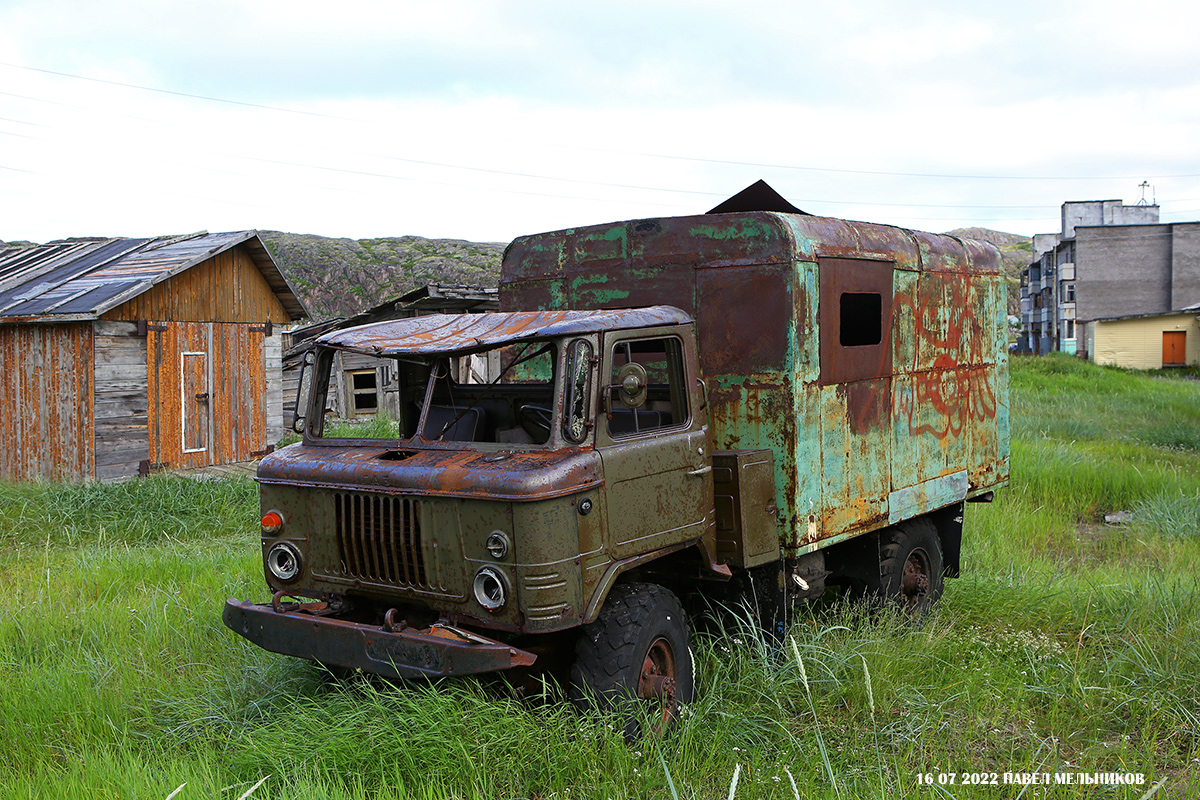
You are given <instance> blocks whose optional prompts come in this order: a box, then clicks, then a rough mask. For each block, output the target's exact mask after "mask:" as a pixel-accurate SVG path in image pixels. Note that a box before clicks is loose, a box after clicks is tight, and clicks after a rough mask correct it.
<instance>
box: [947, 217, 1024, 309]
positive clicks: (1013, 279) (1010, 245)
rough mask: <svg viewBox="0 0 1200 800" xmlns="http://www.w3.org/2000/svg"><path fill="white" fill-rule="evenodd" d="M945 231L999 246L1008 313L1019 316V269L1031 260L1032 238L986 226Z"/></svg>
mask: <svg viewBox="0 0 1200 800" xmlns="http://www.w3.org/2000/svg"><path fill="white" fill-rule="evenodd" d="M946 233H948V234H950V235H951V236H957V237H959V238H960V239H974V240H976V241H978V242H988V243H989V244H994V245H996V247H998V248H1000V259H1001V262H1002V266H1003V268H1004V276H1005V278H1006V279H1007V280H1008V313H1009V314H1011V315H1017V316H1019V315H1020V314H1021V293H1020V286H1021V270H1023V269H1025V268H1026V267H1027V266H1029V262H1030V261H1032V260H1033V239H1031V238H1030V237H1028V236H1021V235H1020V234H1017V233H1004V232H1003V231H993V230H990V229H988V228H955V229H954V230H952V231H946Z"/></svg>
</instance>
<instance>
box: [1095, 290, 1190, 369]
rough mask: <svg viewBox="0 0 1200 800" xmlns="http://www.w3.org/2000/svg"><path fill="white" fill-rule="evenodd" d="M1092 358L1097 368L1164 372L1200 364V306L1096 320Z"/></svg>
mask: <svg viewBox="0 0 1200 800" xmlns="http://www.w3.org/2000/svg"><path fill="white" fill-rule="evenodd" d="M1089 324H1090V325H1091V331H1090V333H1091V340H1092V347H1091V354H1092V358H1093V359H1094V360H1095V361H1096V363H1097V364H1108V365H1111V366H1114V367H1128V368H1130V369H1161V368H1164V367H1183V366H1188V365H1192V364H1200V305H1195V306H1190V307H1188V308H1184V309H1180V310H1179V311H1167V312H1164V313H1161V314H1131V315H1128V316H1124V317H1110V318H1108V319H1096V320H1092V321H1091V322H1090V323H1089Z"/></svg>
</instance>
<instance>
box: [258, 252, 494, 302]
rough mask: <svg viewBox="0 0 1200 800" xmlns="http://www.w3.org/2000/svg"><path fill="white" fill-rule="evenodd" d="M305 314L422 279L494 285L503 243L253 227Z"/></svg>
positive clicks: (387, 293)
mask: <svg viewBox="0 0 1200 800" xmlns="http://www.w3.org/2000/svg"><path fill="white" fill-rule="evenodd" d="M259 235H260V236H261V237H262V240H263V242H264V243H265V244H266V246H267V249H268V250H269V251H270V252H271V256H272V257H273V258H274V259H275V263H276V264H278V265H279V268H280V269H282V270H283V273H284V274H285V275H286V276H287V279H288V281H290V282H291V284H292V287H293V288H294V289H295V290H296V292H297V293H298V294H299V295H300V297H301V299H303V301H304V304H305V305H306V306H307V307H308V310H309V313H310V314H311V317H310V319H312V320H314V321H315V320H322V319H328V318H330V317H341V316H348V315H350V314H357V313H358V312H359V311H362V310H364V309H366V308H370V307H371V306H374V305H378V304H379V303H382V302H383V301H385V300H388V299H390V298H393V297H396V296H398V295H402V294H404V293H405V292H407V291H409V290H411V289H415V288H417V287H419V286H424V285H425V284H427V283H435V282H438V283H459V284H468V285H471V286H488V287H493V286H495V285H496V284H497V283H498V282H499V279H500V259H501V257H502V256H503V255H504V248H505V244H503V243H500V242H466V241H461V240H459V239H423V238H421V237H420V236H396V237H386V238H381V239H357V240H356V239H329V238H326V237H324V236H314V235H311V234H298V233H280V232H278V231H259Z"/></svg>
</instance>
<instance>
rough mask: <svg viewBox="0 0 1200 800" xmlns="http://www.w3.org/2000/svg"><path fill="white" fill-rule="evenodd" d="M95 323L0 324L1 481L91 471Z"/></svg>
mask: <svg viewBox="0 0 1200 800" xmlns="http://www.w3.org/2000/svg"><path fill="white" fill-rule="evenodd" d="M92 352H93V341H92V326H91V324H90V323H64V324H58V325H0V479H4V480H33V479H37V478H45V479H49V480H76V481H78V480H84V479H86V478H89V477H90V476H91V475H92V470H93V463H94V459H95V443H94V440H93V436H94V433H93V423H92V414H93V411H92Z"/></svg>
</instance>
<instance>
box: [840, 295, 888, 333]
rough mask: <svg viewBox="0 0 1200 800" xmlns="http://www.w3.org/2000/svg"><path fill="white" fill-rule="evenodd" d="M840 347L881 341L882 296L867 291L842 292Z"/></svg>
mask: <svg viewBox="0 0 1200 800" xmlns="http://www.w3.org/2000/svg"><path fill="white" fill-rule="evenodd" d="M841 306H842V307H841V312H842V313H841V330H840V331H839V336H838V340H839V341H840V342H841V345H842V347H863V346H865V345H872V344H879V343H880V342H881V341H883V296H882V295H879V294H874V293H869V292H842V298H841Z"/></svg>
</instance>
